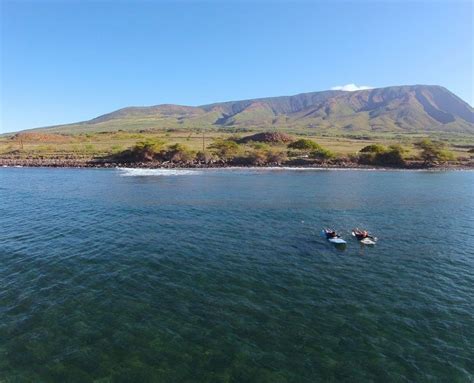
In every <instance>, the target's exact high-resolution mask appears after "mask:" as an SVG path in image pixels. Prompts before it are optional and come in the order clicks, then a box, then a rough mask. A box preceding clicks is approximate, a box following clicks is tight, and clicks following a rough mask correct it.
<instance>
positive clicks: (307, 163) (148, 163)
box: [0, 130, 474, 169]
mask: <svg viewBox="0 0 474 383" xmlns="http://www.w3.org/2000/svg"><path fill="white" fill-rule="evenodd" d="M0 166H32V167H40V166H41V167H117V166H121V167H141V168H219V167H235V166H237V167H275V166H276V167H278V166H285V167H324V168H374V167H380V168H399V169H424V168H474V145H470V144H469V143H457V144H456V143H453V142H451V143H444V142H443V141H441V140H436V139H430V138H426V137H422V136H420V137H410V138H408V137H404V138H402V139H400V138H398V139H394V138H391V139H389V138H385V139H383V138H382V139H381V138H378V139H377V138H371V137H349V138H344V137H338V138H335V137H332V138H328V137H316V136H310V135H307V134H287V133H283V132H274V131H273V132H245V133H244V134H242V133H241V134H235V133H220V132H209V131H207V132H204V131H192V132H189V131H153V130H150V131H142V132H137V133H130V132H108V133H106V132H102V133H99V132H97V133H87V134H76V135H72V134H58V133H44V132H24V133H18V134H16V135H11V136H4V137H1V138H0Z"/></svg>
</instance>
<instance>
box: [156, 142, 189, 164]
mask: <svg viewBox="0 0 474 383" xmlns="http://www.w3.org/2000/svg"><path fill="white" fill-rule="evenodd" d="M162 157H163V158H164V159H166V160H168V161H171V162H191V161H192V160H193V159H194V158H195V153H194V152H193V151H192V150H190V149H189V148H188V147H187V146H186V145H183V144H174V145H171V146H169V147H168V149H167V150H166V151H164V152H162Z"/></svg>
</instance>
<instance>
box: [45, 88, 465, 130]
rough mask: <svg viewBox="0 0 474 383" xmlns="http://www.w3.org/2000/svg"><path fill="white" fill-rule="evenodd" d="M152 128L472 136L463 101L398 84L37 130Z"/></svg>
mask: <svg viewBox="0 0 474 383" xmlns="http://www.w3.org/2000/svg"><path fill="white" fill-rule="evenodd" d="M156 128H165V129H170V128H189V129H195V128H214V129H215V128H219V129H229V130H231V129H239V128H240V129H256V130H259V129H277V130H278V129H314V130H315V131H318V130H319V131H321V132H328V131H338V132H341V131H342V132H346V133H356V132H399V133H402V132H407V133H409V132H438V131H439V132H462V133H468V134H474V112H473V108H472V107H471V106H470V105H469V104H468V103H466V102H465V101H463V100H462V99H461V98H459V97H458V96H456V95H455V94H453V93H452V92H450V91H449V90H448V89H446V88H444V87H442V86H439V85H402V86H390V87H384V88H374V89H365V90H359V91H354V92H347V91H342V90H326V91H320V92H307V93H299V94H296V95H292V96H277V97H263V98H255V99H246V100H237V101H226V102H217V103H211V104H205V105H199V106H186V105H177V104H159V105H153V106H138V107H137V106H131V107H125V108H121V109H118V110H116V111H113V112H111V113H107V114H103V115H101V116H98V117H96V118H93V119H91V120H88V121H82V122H78V123H73V124H67V125H57V126H51V127H44V128H37V129H42V130H49V131H58V132H60V131H61V130H63V131H72V132H75V131H77V132H82V131H88V130H90V131H110V130H111V131H113V130H141V129H156Z"/></svg>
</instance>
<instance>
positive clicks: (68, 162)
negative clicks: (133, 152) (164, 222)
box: [0, 158, 474, 171]
mask: <svg viewBox="0 0 474 383" xmlns="http://www.w3.org/2000/svg"><path fill="white" fill-rule="evenodd" d="M417 165H418V166H417ZM420 165H421V164H419V163H415V164H408V166H405V167H388V166H373V165H362V164H358V163H355V162H342V163H333V164H331V163H313V164H268V165H258V166H255V165H252V166H236V165H231V164H225V163H207V164H206V163H170V162H168V163H161V162H156V161H150V162H118V161H101V160H99V161H98V160H77V159H5V158H0V168H15V167H16V168H20V167H21V168H23V167H25V168H74V169H161V170H166V169H170V170H179V169H182V170H205V169H255V170H256V169H262V170H264V169H273V170H278V169H281V170H285V169H288V170H289V169H295V170H298V169H300V170H397V171H402V170H425V171H447V170H474V162H472V161H470V162H469V163H464V164H463V163H455V164H447V163H444V164H439V165H434V166H420Z"/></svg>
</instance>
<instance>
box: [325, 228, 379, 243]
mask: <svg viewBox="0 0 474 383" xmlns="http://www.w3.org/2000/svg"><path fill="white" fill-rule="evenodd" d="M324 231H325V233H326V237H327V238H339V237H340V236H339V235H338V234H337V232H336V231H335V230H332V229H325V230H324ZM352 233H353V234H354V236H355V237H356V238H357V239H358V240H359V241H361V240H363V239H364V238H373V236H372V235H370V234H369V232H368V231H367V230H361V229H358V228H355V229H353V230H352Z"/></svg>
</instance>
